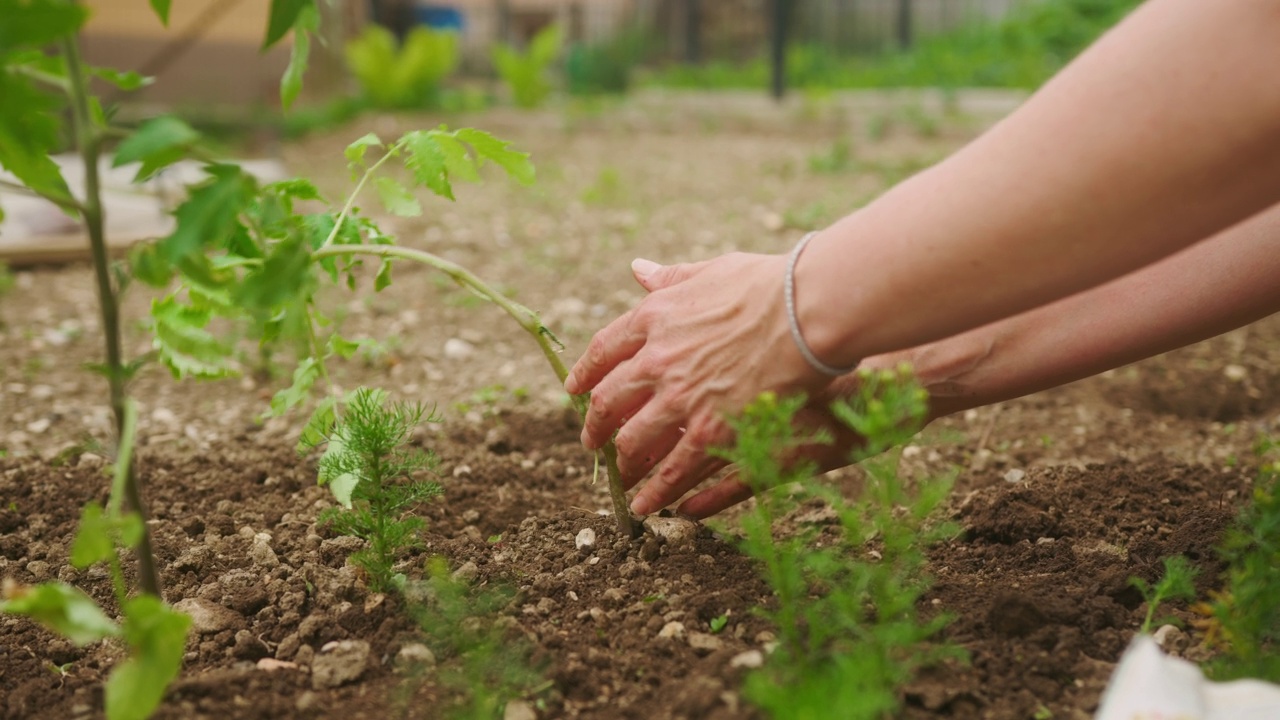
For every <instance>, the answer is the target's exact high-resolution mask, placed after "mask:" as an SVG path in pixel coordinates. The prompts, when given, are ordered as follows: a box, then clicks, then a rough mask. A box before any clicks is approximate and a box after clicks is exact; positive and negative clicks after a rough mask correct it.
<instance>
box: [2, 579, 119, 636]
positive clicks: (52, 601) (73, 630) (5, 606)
mask: <svg viewBox="0 0 1280 720" xmlns="http://www.w3.org/2000/svg"><path fill="white" fill-rule="evenodd" d="M7 592H8V593H9V595H10V597H8V598H7V599H6V600H4V601H3V602H0V611H3V612H7V613H14V614H15V615H25V616H27V617H29V618H31V619H32V620H35V621H36V622H38V623H40V624H41V625H44V626H45V627H47V628H49V629H51V630H53V631H54V632H57V633H59V634H61V635H62V636H63V637H65V638H67V639H68V640H70V641H71V642H73V643H75V644H76V645H88V644H89V643H92V642H97V641H99V640H101V639H103V638H106V637H112V636H114V635H119V634H120V628H119V627H117V626H116V624H115V623H114V622H112V621H111V618H108V617H107V616H106V614H105V613H103V612H102V610H101V609H100V608H99V607H98V604H97V603H96V602H94V601H93V598H91V597H89V596H88V595H85V594H84V593H83V592H81V591H80V590H78V589H76V588H74V587H72V586H70V585H67V584H64V583H46V584H43V585H36V586H33V587H20V588H18V590H17V591H7Z"/></svg>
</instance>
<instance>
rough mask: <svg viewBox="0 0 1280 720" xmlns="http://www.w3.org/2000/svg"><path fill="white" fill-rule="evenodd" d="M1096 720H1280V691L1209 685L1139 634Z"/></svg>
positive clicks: (1253, 683)
mask: <svg viewBox="0 0 1280 720" xmlns="http://www.w3.org/2000/svg"><path fill="white" fill-rule="evenodd" d="M1095 720H1280V686H1276V685H1272V684H1270V683H1265V682H1261V681H1259V680H1236V681H1233V682H1224V683H1216V682H1211V681H1209V680H1207V679H1205V677H1204V675H1203V674H1202V673H1201V672H1200V668H1198V667H1196V666H1195V665H1193V664H1191V663H1189V662H1187V661H1186V660H1181V659H1179V658H1174V657H1169V656H1167V655H1165V654H1164V653H1163V652H1161V650H1160V646H1159V645H1157V644H1156V641H1155V640H1153V639H1152V638H1151V637H1150V636H1147V635H1139V636H1137V637H1135V638H1134V639H1133V642H1132V643H1130V644H1129V648H1128V649H1127V650H1125V653H1124V656H1123V657H1121V658H1120V664H1119V665H1117V666H1116V670H1115V672H1114V673H1113V674H1112V675H1111V681H1110V682H1109V683H1108V684H1107V690H1106V692H1104V693H1103V695H1102V705H1101V707H1099V709H1098V714H1097V715H1096V716H1095Z"/></svg>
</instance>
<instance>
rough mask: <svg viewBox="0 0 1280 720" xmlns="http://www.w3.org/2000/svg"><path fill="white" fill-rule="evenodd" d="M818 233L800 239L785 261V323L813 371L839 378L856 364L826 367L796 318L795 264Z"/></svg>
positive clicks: (855, 366)
mask: <svg viewBox="0 0 1280 720" xmlns="http://www.w3.org/2000/svg"><path fill="white" fill-rule="evenodd" d="M817 234H818V233H816V232H811V233H809V234H808V235H805V236H804V237H803V238H801V239H800V242H798V243H796V247H795V249H794V250H792V251H791V259H790V260H788V261H787V276H786V280H785V281H784V286H783V296H784V298H785V301H786V305H787V322H788V323H790V324H791V339H792V340H795V342H796V348H797V349H798V350H800V354H801V355H802V356H803V357H804V359H805V360H806V361H808V363H809V364H810V365H811V366H813V369H814V370H817V371H818V372H821V373H825V374H827V375H830V376H831V377H840V376H841V375H848V374H849V373H851V372H853V371H854V370H855V369H856V368H857V367H858V364H857V363H854V364H853V365H852V366H850V367H847V368H838V367H833V366H831V365H828V364H826V363H824V362H822V361H821V360H819V359H818V356H817V355H814V354H813V350H811V349H810V348H809V343H807V342H805V341H804V336H803V335H801V334H800V320H799V319H798V318H797V317H796V262H798V261H799V260H800V253H802V252H804V248H805V246H806V245H808V244H809V241H810V240H812V239H813V237H814V236H815V235H817Z"/></svg>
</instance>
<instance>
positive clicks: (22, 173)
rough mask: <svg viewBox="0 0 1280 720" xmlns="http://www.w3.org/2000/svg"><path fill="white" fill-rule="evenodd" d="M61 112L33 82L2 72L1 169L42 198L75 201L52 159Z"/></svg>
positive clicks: (59, 130)
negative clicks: (11, 174) (42, 196)
mask: <svg viewBox="0 0 1280 720" xmlns="http://www.w3.org/2000/svg"><path fill="white" fill-rule="evenodd" d="M2 16H3V13H0V17H2ZM6 21H7V18H6ZM4 25H6V23H0V26H4ZM59 110H60V105H59V104H58V103H57V102H55V100H54V99H53V97H51V96H50V95H48V94H46V93H43V92H40V91H39V90H37V89H36V88H35V86H34V85H33V84H32V83H31V81H30V80H28V79H26V78H24V77H21V76H19V75H16V74H13V73H9V72H0V167H3V168H4V169H6V170H8V171H9V172H11V173H13V174H14V175H16V176H17V178H18V179H19V180H21V181H22V183H23V184H24V185H26V186H27V187H28V188H30V189H32V190H34V191H35V192H37V193H39V194H41V195H44V196H46V197H51V198H54V199H56V200H58V201H71V200H72V197H71V191H70V190H68V189H67V183H66V181H65V180H63V178H62V171H61V170H59V169H58V164H57V163H55V162H54V161H53V160H52V159H51V158H50V157H49V155H50V154H52V153H53V151H54V150H55V149H56V148H57V147H58V144H59V143H60V142H61V140H60V135H61V128H60V125H59V121H58V117H59Z"/></svg>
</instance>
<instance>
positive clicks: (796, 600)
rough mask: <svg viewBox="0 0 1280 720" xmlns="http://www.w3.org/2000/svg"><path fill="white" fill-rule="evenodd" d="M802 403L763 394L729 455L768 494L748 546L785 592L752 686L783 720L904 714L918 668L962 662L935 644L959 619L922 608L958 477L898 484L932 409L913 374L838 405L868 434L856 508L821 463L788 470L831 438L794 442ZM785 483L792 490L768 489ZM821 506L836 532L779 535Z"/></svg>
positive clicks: (755, 697)
mask: <svg viewBox="0 0 1280 720" xmlns="http://www.w3.org/2000/svg"><path fill="white" fill-rule="evenodd" d="M803 402H804V401H803V399H802V398H793V399H787V400H778V399H776V398H775V397H773V396H772V395H766V396H763V397H762V398H761V399H760V400H758V401H757V402H756V403H754V404H753V405H752V406H751V407H749V408H748V410H747V411H746V413H745V414H744V416H743V417H742V418H740V419H739V420H738V421H737V422H736V424H735V430H736V431H737V443H736V446H735V447H734V448H733V450H731V451H729V452H726V453H724V456H725V457H726V458H727V459H729V460H730V461H732V462H734V463H736V464H737V466H738V468H739V472H740V473H741V476H742V477H743V478H744V479H746V481H747V482H748V483H750V485H751V486H752V488H753V489H754V490H755V491H756V494H757V497H758V500H757V503H756V506H755V509H754V510H752V511H751V512H749V513H748V514H747V516H746V517H745V518H744V519H743V522H742V527H743V531H744V533H745V537H744V539H743V541H742V544H741V546H742V550H743V552H744V553H746V554H747V555H748V556H750V557H752V558H754V559H756V560H757V561H758V562H759V563H760V566H761V572H762V573H763V575H764V578H765V580H766V581H767V582H768V583H769V585H770V587H771V588H772V589H773V591H774V593H775V594H776V596H777V605H776V608H774V609H772V610H770V611H768V612H767V613H766V614H767V615H768V616H769V618H770V619H771V620H772V621H773V622H774V624H775V626H776V627H777V631H778V635H779V637H778V645H777V648H776V650H775V651H774V652H773V653H772V654H771V655H770V656H769V659H768V661H767V662H766V664H765V666H764V667H763V668H762V669H761V670H760V671H758V672H755V673H753V674H752V675H750V676H749V677H748V678H747V680H746V683H745V687H744V694H745V696H746V697H747V699H748V700H750V701H751V702H753V703H755V704H756V705H758V706H759V707H761V708H762V709H764V710H765V711H766V712H767V713H768V714H770V715H771V716H773V717H796V718H826V717H841V718H867V719H871V718H880V717H883V716H884V715H885V714H886V713H890V712H894V711H896V710H897V709H898V708H899V705H900V702H901V701H900V697H901V688H902V686H904V685H905V684H906V683H907V682H908V681H909V680H911V679H912V677H913V676H914V674H915V672H916V671H917V670H918V669H919V668H922V667H927V666H929V665H931V664H934V663H936V662H939V661H940V660H942V659H944V658H948V657H959V656H961V652H960V651H959V649H958V648H954V647H950V646H946V645H931V644H929V640H930V638H932V637H933V636H934V635H935V634H936V633H937V632H938V631H939V630H941V629H942V628H943V627H945V626H946V624H947V622H948V620H949V619H948V618H947V617H946V616H945V615H938V616H935V617H933V618H931V619H927V620H922V619H921V618H920V617H919V614H918V611H917V608H916V606H917V602H918V601H919V599H920V598H921V597H922V595H923V594H924V592H925V591H926V590H927V589H928V588H929V585H930V582H929V580H928V578H927V577H926V575H925V572H924V571H925V565H926V561H925V556H924V549H925V548H927V547H928V546H929V545H931V544H933V543H935V542H938V541H941V540H943V539H945V538H948V537H952V536H954V535H955V532H956V529H955V527H954V526H952V525H950V524H948V523H934V522H932V520H931V516H932V514H933V513H934V511H935V510H937V509H938V507H939V505H940V504H941V503H942V501H943V500H944V499H945V498H946V496H947V493H948V491H949V490H950V486H951V483H950V481H949V480H948V479H945V478H942V479H934V480H922V481H919V482H917V483H916V484H915V485H914V487H908V486H907V485H906V484H905V483H903V482H902V481H901V480H900V479H899V478H898V474H897V460H898V458H897V456H896V455H895V454H892V453H889V452H888V450H889V449H890V448H891V447H893V446H895V445H897V444H900V443H902V442H904V441H905V440H907V439H908V438H910V437H911V436H912V435H913V434H914V433H915V432H916V430H918V429H919V427H920V425H921V423H922V421H923V417H924V413H925V407H926V405H925V395H924V392H923V390H921V389H920V388H919V387H918V386H917V385H915V384H914V383H911V382H908V375H907V373H906V372H905V371H899V372H893V371H886V372H882V373H867V374H864V376H863V383H862V387H861V389H860V392H859V395H858V396H857V398H856V399H854V400H853V401H852V402H850V403H847V404H846V403H841V404H837V405H836V406H835V407H834V408H833V411H834V412H835V414H836V415H837V417H839V418H840V419H841V420H842V421H843V422H844V423H845V424H846V425H848V426H849V427H851V428H853V429H854V430H856V431H858V432H859V433H860V434H861V435H862V436H863V437H864V438H866V445H865V447H864V448H863V449H862V450H861V451H860V453H859V457H861V458H863V467H864V469H865V470H866V472H867V482H866V486H865V488H864V490H863V493H862V497H861V498H859V499H858V500H856V501H849V500H846V499H845V498H844V497H843V496H842V495H841V494H840V493H838V492H836V491H834V490H832V489H830V488H825V487H822V486H819V485H817V484H815V483H813V482H811V481H808V478H810V477H811V476H812V472H811V470H812V468H811V467H806V466H804V465H799V466H795V465H792V466H791V467H788V466H787V465H786V464H785V462H784V458H786V457H787V456H788V455H790V454H792V453H793V452H794V451H795V450H796V449H797V448H798V447H800V446H802V445H804V444H813V443H826V442H830V439H829V438H828V437H825V436H816V437H798V436H797V435H796V432H795V430H794V429H793V426H792V422H793V419H794V417H795V414H796V412H797V411H798V410H799V409H800V408H801V407H802V406H803ZM780 485H782V486H787V492H785V493H781V492H777V491H770V489H771V488H775V487H778V486H780ZM813 498H817V499H820V500H821V501H823V502H824V503H825V505H826V507H827V508H828V509H829V512H830V514H831V517H832V519H833V520H834V522H833V523H832V525H831V526H830V527H829V528H827V529H826V530H823V531H819V530H818V529H811V530H809V531H802V532H798V533H796V534H794V535H792V536H790V537H779V536H778V534H777V532H776V530H775V520H777V519H778V518H779V517H781V516H782V515H783V514H784V513H785V512H786V511H787V510H789V509H791V508H793V507H795V505H796V503H797V501H803V500H808V499H813Z"/></svg>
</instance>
